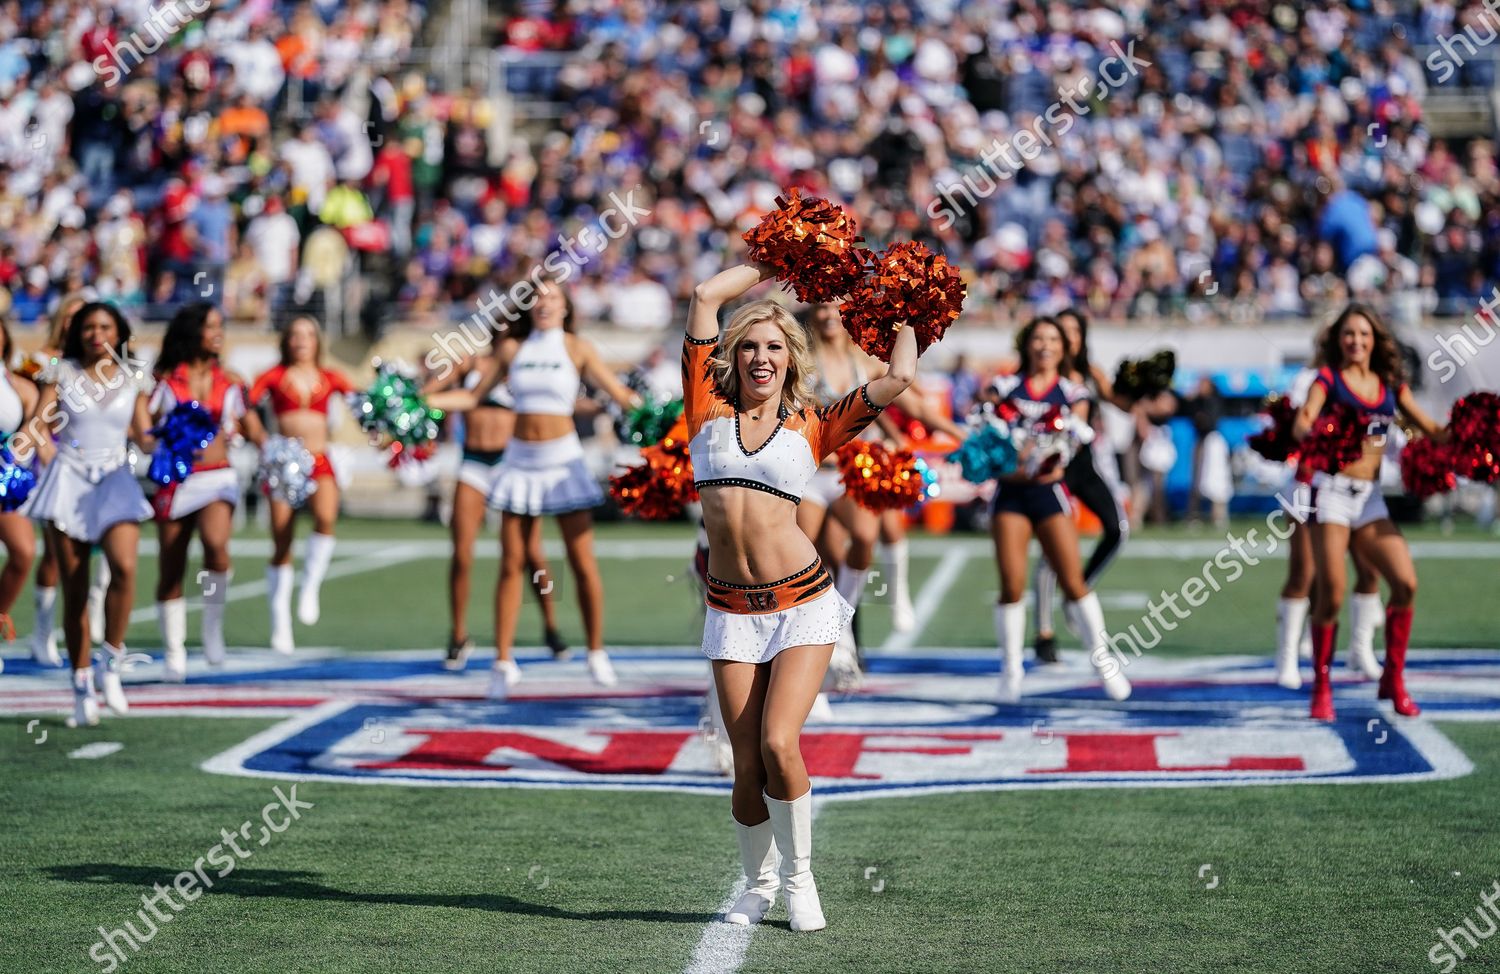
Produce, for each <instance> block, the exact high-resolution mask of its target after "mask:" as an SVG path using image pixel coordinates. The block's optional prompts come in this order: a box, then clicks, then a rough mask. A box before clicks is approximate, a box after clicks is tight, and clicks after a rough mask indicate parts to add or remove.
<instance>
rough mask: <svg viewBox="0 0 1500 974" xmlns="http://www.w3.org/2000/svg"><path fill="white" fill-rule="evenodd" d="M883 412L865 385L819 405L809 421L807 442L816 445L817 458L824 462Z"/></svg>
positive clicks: (814, 450)
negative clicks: (830, 401) (832, 401)
mask: <svg viewBox="0 0 1500 974" xmlns="http://www.w3.org/2000/svg"><path fill="white" fill-rule="evenodd" d="M879 415H880V409H879V408H877V407H876V405H875V404H874V403H873V402H871V401H870V396H869V394H868V393H867V392H866V391H865V386H860V387H859V388H858V389H855V390H854V391H853V392H851V393H849V394H848V395H847V396H845V397H844V398H842V399H840V400H838V401H837V402H834V403H830V404H829V405H827V406H824V407H823V408H822V409H819V410H818V411H817V413H816V414H815V417H814V420H813V421H812V422H810V423H808V425H807V442H808V443H810V444H811V445H812V448H813V456H814V458H815V459H816V460H817V461H818V462H819V463H822V462H823V458H824V457H826V456H828V455H829V454H830V453H833V452H834V451H835V450H837V449H838V448H839V447H841V446H843V445H844V444H845V443H848V442H849V441H850V440H852V439H854V438H855V437H856V436H858V435H859V434H860V433H863V432H864V430H865V427H866V426H869V425H870V424H871V423H872V422H874V421H875V417H876V416H879Z"/></svg>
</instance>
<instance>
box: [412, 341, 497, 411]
mask: <svg viewBox="0 0 1500 974" xmlns="http://www.w3.org/2000/svg"><path fill="white" fill-rule="evenodd" d="M516 346H517V342H516V340H515V339H513V338H507V339H505V340H504V341H503V342H501V343H500V348H499V352H498V354H497V355H495V357H494V358H493V359H492V360H491V361H490V364H489V366H488V368H487V369H486V370H485V372H484V373H483V374H482V375H481V377H480V379H479V385H477V386H475V387H474V388H473V389H465V388H463V387H462V386H460V387H458V388H455V389H446V390H444V391H442V392H434V393H432V394H431V395H429V396H427V405H429V406H431V407H432V408H434V409H444V410H447V411H448V412H450V413H462V412H467V411H468V410H470V409H478V408H479V404H480V403H481V402H484V397H485V396H488V395H489V394H490V390H492V389H494V388H495V387H496V386H497V385H499V384H500V383H502V382H504V381H505V378H506V376H508V375H509V374H510V362H511V359H512V358H513V357H514V356H515V354H516V352H515V350H516Z"/></svg>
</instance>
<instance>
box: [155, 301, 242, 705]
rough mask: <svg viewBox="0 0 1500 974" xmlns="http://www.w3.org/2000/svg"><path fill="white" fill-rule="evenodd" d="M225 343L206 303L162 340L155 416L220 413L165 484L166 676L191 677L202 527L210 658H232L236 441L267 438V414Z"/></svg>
mask: <svg viewBox="0 0 1500 974" xmlns="http://www.w3.org/2000/svg"><path fill="white" fill-rule="evenodd" d="M223 348H224V318H223V316H222V315H220V314H219V310H218V309H217V308H215V307H214V306H213V305H212V304H208V303H206V302H203V303H196V304H190V305H188V306H186V307H184V308H182V309H181V310H179V311H178V312H177V314H176V315H174V316H173V318H172V321H171V322H170V323H169V324H168V325H167V333H166V335H165V336H164V337H163V338H162V343H161V355H160V356H159V357H158V358H157V360H156V368H155V372H156V377H157V386H156V391H155V392H154V393H153V394H152V396H151V414H152V416H154V417H155V418H156V420H157V421H158V422H160V421H161V420H163V419H165V418H166V417H167V415H168V414H170V413H171V412H172V410H174V409H176V408H177V406H178V405H179V404H181V403H186V402H196V403H198V404H199V405H201V406H202V407H203V408H204V409H205V410H207V411H208V413H209V415H210V416H211V417H213V420H214V426H215V428H216V429H217V430H218V434H217V435H216V436H215V437H214V439H213V441H212V442H210V443H209V444H208V446H207V447H206V448H205V449H204V450H202V451H201V452H200V454H199V455H198V456H197V457H196V458H195V459H194V461H193V471H192V473H190V474H189V475H188V476H187V478H186V479H184V480H183V481H182V482H181V483H176V484H170V485H167V486H165V487H161V488H159V489H158V490H157V492H156V496H155V497H154V498H153V499H152V506H153V507H155V508H156V525H157V534H158V538H159V540H160V548H161V563H160V569H159V574H158V576H157V581H156V617H157V621H158V622H159V623H160V625H161V636H162V644H163V646H165V647H166V659H165V674H164V676H165V679H166V680H167V681H169V682H172V683H181V682H183V681H184V680H186V679H187V600H186V599H184V598H183V596H182V580H183V577H184V576H185V575H186V574H187V557H188V545H189V544H190V543H191V542H192V540H193V533H194V531H196V532H197V534H198V538H199V540H200V541H201V542H202V545H203V569H204V573H203V575H202V576H200V579H201V581H202V583H203V593H202V594H203V620H202V624H203V630H202V632H203V658H204V659H205V660H207V661H208V664H209V665H210V666H220V665H222V664H223V662H224V596H225V592H227V591H228V589H229V579H230V575H231V568H230V564H229V536H230V535H231V534H232V533H233V530H234V508H235V505H236V504H238V503H239V500H240V493H241V488H240V481H239V477H238V475H236V474H235V472H234V468H233V467H231V466H230V465H229V441H230V439H231V438H232V437H233V436H234V435H235V434H237V433H239V432H241V431H242V428H243V432H244V434H245V435H246V436H247V437H249V439H251V440H252V441H254V442H257V443H258V442H260V441H262V440H264V439H265V431H264V430H263V429H262V428H261V425H260V419H259V417H257V416H256V415H255V414H253V413H249V412H248V411H247V410H246V409H245V381H244V379H242V378H240V377H239V376H238V375H236V374H235V373H233V372H228V371H225V369H224V368H223V367H222V366H221V365H220V364H219V356H220V353H221V352H222V351H223Z"/></svg>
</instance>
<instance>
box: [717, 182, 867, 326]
mask: <svg viewBox="0 0 1500 974" xmlns="http://www.w3.org/2000/svg"><path fill="white" fill-rule="evenodd" d="M863 239H864V238H863V237H861V236H860V235H859V227H858V225H857V224H856V223H855V222H854V218H853V217H852V216H850V215H849V214H848V213H845V212H844V210H843V209H842V208H841V207H839V206H838V205H837V204H834V203H830V202H828V201H827V200H825V199H820V198H818V197H816V196H809V197H807V198H806V199H803V197H802V192H801V190H798V189H795V188H794V189H793V190H792V191H791V192H790V193H789V194H788V195H787V197H786V198H782V197H780V196H778V197H776V209H774V210H772V211H771V212H770V213H767V214H766V215H765V216H764V217H763V218H762V219H761V221H760V222H759V223H757V224H756V225H755V226H753V227H751V228H750V229H749V230H746V231H745V233H744V240H745V243H747V244H749V245H750V259H751V260H753V261H755V262H756V263H760V264H766V265H768V266H770V267H773V268H775V270H776V278H777V280H780V281H785V282H787V283H789V284H790V285H791V288H792V290H793V291H795V292H796V294H797V298H798V299H799V300H801V301H806V302H808V303H809V304H812V303H816V302H820V301H834V300H837V299H838V298H840V297H843V296H844V295H845V294H848V293H849V291H850V289H851V288H853V287H854V285H855V284H856V283H857V282H858V281H859V279H860V276H861V274H863V273H864V262H865V257H866V255H868V254H869V251H868V250H866V249H865V248H863V247H860V246H858V244H859V242H860V241H862V240H863Z"/></svg>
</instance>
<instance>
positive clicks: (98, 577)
mask: <svg viewBox="0 0 1500 974" xmlns="http://www.w3.org/2000/svg"><path fill="white" fill-rule="evenodd" d="M108 590H109V559H108V558H104V557H101V558H100V559H99V560H98V561H97V562H96V563H95V564H94V582H93V584H92V585H90V586H89V636H90V638H92V639H96V640H98V641H100V642H103V641H104V593H105V592H107V591H108Z"/></svg>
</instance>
